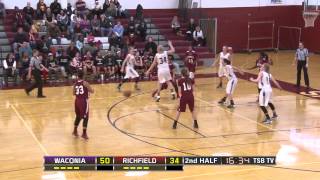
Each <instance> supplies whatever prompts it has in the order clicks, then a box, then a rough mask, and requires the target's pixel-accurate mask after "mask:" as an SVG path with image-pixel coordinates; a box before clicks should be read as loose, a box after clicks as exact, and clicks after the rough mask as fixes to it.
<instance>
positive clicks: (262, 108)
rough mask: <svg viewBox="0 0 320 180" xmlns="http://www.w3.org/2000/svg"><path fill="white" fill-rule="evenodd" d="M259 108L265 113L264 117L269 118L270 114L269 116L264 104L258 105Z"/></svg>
mask: <svg viewBox="0 0 320 180" xmlns="http://www.w3.org/2000/svg"><path fill="white" fill-rule="evenodd" d="M260 108H261V110H262V112H263V113H264V114H265V116H266V118H267V119H270V116H269V113H268V110H267V108H266V107H264V106H260Z"/></svg>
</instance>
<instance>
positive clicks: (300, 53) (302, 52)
mask: <svg viewBox="0 0 320 180" xmlns="http://www.w3.org/2000/svg"><path fill="white" fill-rule="evenodd" d="M307 57H309V52H308V49H307V48H303V49H300V48H299V49H297V52H296V58H297V60H298V61H306V60H307Z"/></svg>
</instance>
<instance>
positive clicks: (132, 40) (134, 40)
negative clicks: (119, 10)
mask: <svg viewBox="0 0 320 180" xmlns="http://www.w3.org/2000/svg"><path fill="white" fill-rule="evenodd" d="M128 41H129V46H134V44H135V42H136V38H135V36H134V34H130V35H129V37H128Z"/></svg>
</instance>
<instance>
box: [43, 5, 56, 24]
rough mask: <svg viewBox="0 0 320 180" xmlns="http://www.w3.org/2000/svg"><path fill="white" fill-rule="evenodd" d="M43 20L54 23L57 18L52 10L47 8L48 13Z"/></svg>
mask: <svg viewBox="0 0 320 180" xmlns="http://www.w3.org/2000/svg"><path fill="white" fill-rule="evenodd" d="M43 19H44V20H47V21H49V22H53V21H54V20H55V17H54V16H53V15H52V13H51V9H50V8H47V11H46V13H45V14H44V16H43Z"/></svg>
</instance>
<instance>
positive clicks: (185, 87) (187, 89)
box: [183, 83, 191, 91]
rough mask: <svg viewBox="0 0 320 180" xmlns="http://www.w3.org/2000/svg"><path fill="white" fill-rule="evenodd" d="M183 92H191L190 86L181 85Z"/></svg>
mask: <svg viewBox="0 0 320 180" xmlns="http://www.w3.org/2000/svg"><path fill="white" fill-rule="evenodd" d="M183 90H184V91H190V90H191V86H190V84H187V83H183Z"/></svg>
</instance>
